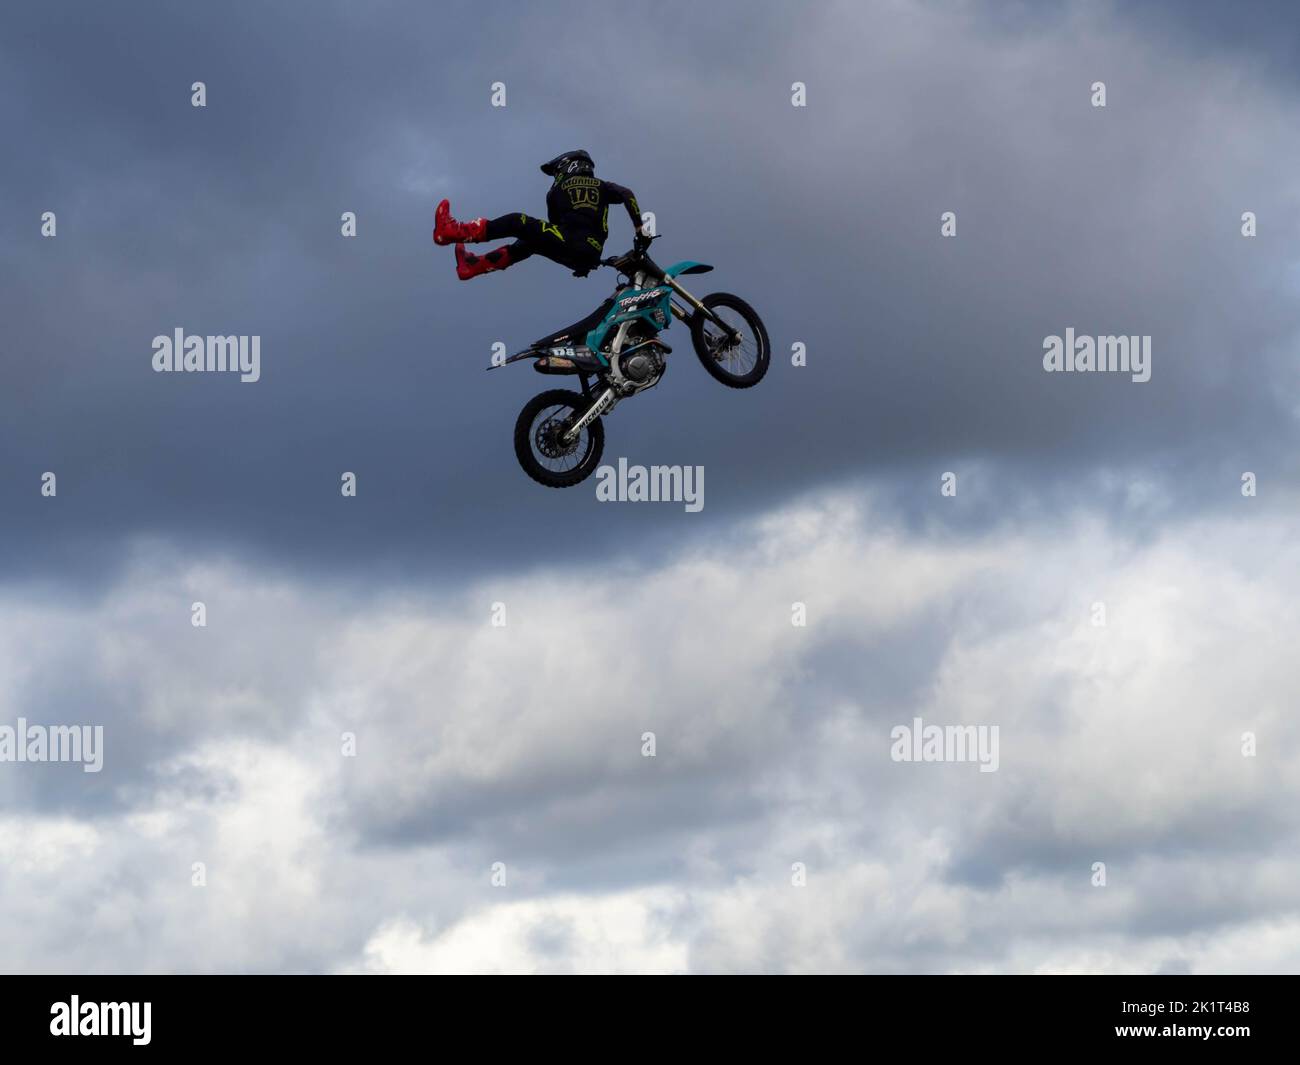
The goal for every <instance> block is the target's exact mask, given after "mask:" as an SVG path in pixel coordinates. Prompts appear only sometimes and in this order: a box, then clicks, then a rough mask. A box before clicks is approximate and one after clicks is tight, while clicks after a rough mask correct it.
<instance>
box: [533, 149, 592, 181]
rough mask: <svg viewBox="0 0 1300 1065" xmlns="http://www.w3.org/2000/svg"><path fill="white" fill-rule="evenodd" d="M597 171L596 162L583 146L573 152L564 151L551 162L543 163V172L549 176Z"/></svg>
mask: <svg viewBox="0 0 1300 1065" xmlns="http://www.w3.org/2000/svg"><path fill="white" fill-rule="evenodd" d="M595 171H596V164H595V163H593V162H592V161H591V156H589V155H588V154H587V153H586V152H585V151H583V150H582V149H581V148H577V149H575V150H574V151H571V152H564V153H562V154H560V155H557V156H556V157H555V158H554V159H552V160H551V161H550V162H549V163H543V164H542V173H543V174H545V175H546V176H547V177H557V176H559V175H561V174H563V175H565V176H568V175H569V174H592V173H595Z"/></svg>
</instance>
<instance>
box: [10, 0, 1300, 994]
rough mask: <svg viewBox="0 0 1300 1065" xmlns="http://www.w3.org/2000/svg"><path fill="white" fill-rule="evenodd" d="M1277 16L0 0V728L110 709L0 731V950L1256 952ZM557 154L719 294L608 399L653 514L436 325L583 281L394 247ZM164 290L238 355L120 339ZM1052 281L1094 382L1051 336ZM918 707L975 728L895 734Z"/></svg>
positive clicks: (518, 311) (516, 194)
mask: <svg viewBox="0 0 1300 1065" xmlns="http://www.w3.org/2000/svg"><path fill="white" fill-rule="evenodd" d="M1298 29H1300V16H1297V15H1296V14H1295V13H1294V12H1293V11H1292V10H1290V8H1289V5H1280V4H1278V5H1275V4H1262V3H1261V4H1244V5H1243V4H1237V5H1232V6H1231V8H1228V7H1227V6H1226V5H1215V4H1209V3H1206V4H1199V3H1178V4H1173V3H1169V4H1150V5H1142V7H1141V10H1140V11H1134V10H1132V7H1131V6H1130V5H1116V6H1112V5H1109V4H1104V3H1048V4H1044V3H1025V4H1021V3H1013V2H1003V3H988V4H984V3H953V4H938V3H935V4H930V3H908V2H902V0H895V2H888V3H883V2H882V3H870V4H864V3H860V2H854V3H830V2H815V3H814V2H809V3H801V4H797V5H795V4H785V3H780V4H777V3H771V4H752V3H741V2H740V0H727V2H718V3H712V4H707V5H699V4H694V3H676V2H670V3H668V4H666V5H661V8H659V9H657V10H656V12H655V14H654V16H653V17H646V15H645V12H644V10H643V9H641V8H637V7H635V6H632V5H629V6H628V7H626V8H624V9H621V10H620V9H619V8H618V7H616V6H611V5H608V4H599V3H594V2H593V3H578V2H563V3H554V4H548V5H528V6H524V5H518V4H513V3H504V2H495V3H493V2H484V0H479V2H476V3H465V4H439V5H436V7H434V6H430V5H424V4H416V3H367V4H355V3H321V4H313V5H310V7H308V6H305V5H301V4H293V3H272V4H265V3H257V4H253V3H237V4H232V5H223V6H222V7H221V8H220V9H217V8H211V7H203V8H195V7H193V6H192V5H188V6H187V5H180V6H178V5H174V4H167V3H162V2H158V3H133V4H130V5H101V4H92V3H89V2H88V0H81V2H77V3H61V2H57V0H52V2H47V3H41V4H27V5H10V6H9V7H8V8H7V9H6V11H5V13H4V15H3V16H0V131H2V133H3V138H4V145H5V153H4V154H5V163H4V165H3V167H0V274H2V275H3V278H4V283H3V284H2V285H0V317H2V320H3V331H2V332H0V369H2V370H3V375H4V380H5V388H4V389H3V391H2V392H0V500H3V510H2V511H0V726H5V725H8V726H16V725H17V722H18V719H19V718H23V719H24V720H25V721H27V722H28V723H29V724H44V725H57V724H83V723H84V724H91V725H101V726H102V727H103V729H104V748H105V749H104V765H103V769H102V771H101V772H99V773H84V772H82V769H81V767H80V766H77V765H68V764H61V765H60V764H42V763H12V762H0V906H3V910H4V914H5V920H4V921H2V922H0V968H3V969H4V970H5V971H16V972H43V971H88V972H136V971H147V972H154V971H161V972H171V971H187V972H188V971H198V972H327V973H330V972H428V971H437V972H442V971H450V972H465V971H469V972H827V971H833V972H863V971H866V972H889V973H895V972H897V973H904V972H908V973H922V972H923V973H934V972H1260V971H1263V972H1283V971H1285V972H1297V971H1300V891H1298V890H1297V888H1296V885H1297V884H1300V850H1298V845H1300V802H1298V801H1297V800H1298V799H1300V725H1298V724H1297V723H1296V714H1295V708H1296V706H1297V705H1298V703H1300V679H1298V675H1297V672H1296V670H1295V668H1294V647H1295V646H1296V644H1297V642H1298V641H1300V606H1297V605H1296V604H1297V603H1298V602H1300V545H1297V542H1296V537H1295V529H1296V519H1297V517H1298V516H1300V492H1298V491H1297V484H1300V458H1298V456H1300V433H1298V432H1297V414H1298V413H1300V388H1297V384H1296V369H1295V367H1296V343H1297V336H1298V335H1300V299H1298V298H1297V295H1296V287H1297V283H1298V282H1300V269H1298V267H1300V262H1297V259H1296V257H1295V255H1294V253H1293V250H1292V249H1293V248H1294V247H1295V246H1296V243H1297V239H1298V238H1300V176H1298V175H1300V148H1298V147H1297V143H1296V141H1295V130H1296V129H1297V128H1300V79H1297V77H1296V74H1295V71H1296V69H1297V67H1296V60H1297V58H1298V57H1297V54H1296V52H1297V47H1298V46H1297V45H1296V43H1295V42H1296V41H1300V34H1297V32H1296V31H1297V30H1298ZM196 81H202V82H204V83H205V85H206V88H207V106H206V107H203V108H196V107H193V106H191V85H192V84H193V83H194V82H196ZM494 82H504V83H505V85H506V91H507V105H506V106H505V107H492V106H491V87H492V84H493V83H494ZM794 82H803V83H805V85H806V87H807V105H806V106H805V107H794V106H792V104H791V86H792V84H793V83H794ZM1095 82H1104V83H1105V87H1106V106H1105V107H1104V108H1103V107H1095V106H1093V89H1092V86H1093V84H1094V83H1095ZM579 145H581V146H583V147H586V148H587V149H588V150H589V151H590V152H591V153H592V155H593V156H594V157H595V159H596V161H597V164H598V170H599V172H600V173H601V174H602V175H603V176H605V177H608V178H610V179H612V180H615V181H618V182H620V183H622V184H626V185H629V186H631V187H632V188H633V189H634V190H635V191H636V192H637V194H638V197H639V199H640V201H641V205H642V207H643V208H644V209H646V210H650V211H653V212H654V213H655V215H656V221H657V228H658V230H659V231H660V232H661V233H662V234H663V240H662V242H661V244H659V245H658V246H657V247H658V248H659V249H661V253H660V254H659V256H658V257H659V258H660V259H661V260H667V261H671V260H674V259H685V258H693V259H700V260H704V261H706V262H711V263H715V264H716V265H717V270H716V272H715V273H713V274H711V275H708V276H707V277H704V278H697V279H694V280H696V281H697V282H699V284H697V285H695V286H693V287H694V288H696V289H698V290H699V292H700V293H703V292H705V291H710V290H712V289H714V288H716V289H721V290H725V291H730V292H735V293H738V294H740V295H741V296H743V297H744V298H746V299H747V300H749V301H750V302H751V303H753V304H754V305H755V306H756V307H757V308H758V310H759V311H760V313H761V314H762V315H763V317H764V319H765V321H766V323H767V326H768V330H769V332H770V334H771V339H772V346H773V355H774V358H773V365H772V369H771V371H770V373H769V375H768V377H767V378H766V379H765V380H764V381H763V383H762V384H761V385H760V386H759V387H757V388H755V389H753V390H750V391H745V392H732V391H729V390H727V389H724V388H722V387H721V386H719V385H718V384H716V383H715V382H714V381H713V380H712V379H711V378H709V377H708V376H707V375H705V373H704V372H703V370H702V369H701V367H700V366H699V365H698V364H697V363H696V362H695V360H694V357H693V355H692V354H691V352H690V344H689V339H688V338H687V337H686V336H685V335H684V334H683V333H682V331H681V327H680V326H677V327H676V328H674V329H672V330H670V332H669V334H668V336H667V340H668V342H669V343H671V344H673V345H674V347H675V348H676V354H675V356H674V357H673V361H672V364H671V365H670V368H669V371H668V374H667V376H666V377H665V379H664V381H663V383H662V384H661V385H660V386H659V387H658V388H656V389H655V390H653V391H651V392H649V393H647V394H645V395H644V396H641V397H638V398H636V399H635V400H634V401H632V402H628V403H627V404H625V405H624V406H622V407H620V408H619V410H618V411H617V412H616V413H615V414H614V415H613V416H612V417H611V418H610V419H609V420H608V425H607V447H606V458H607V460H609V461H615V460H617V458H619V457H625V458H626V459H627V460H628V462H630V463H642V464H689V465H699V466H702V467H704V469H705V471H706V477H705V506H704V509H703V510H702V511H701V512H699V513H686V512H684V510H683V508H682V507H681V505H680V504H676V505H674V504H651V503H642V504H633V503H626V504H616V503H615V504H611V503H601V502H599V501H598V500H597V499H596V496H595V491H594V482H588V483H587V484H585V485H583V486H580V487H577V488H573V489H568V490H565V491H552V490H546V489H543V488H541V487H539V486H537V485H535V484H533V483H532V482H531V481H529V480H528V479H527V478H526V477H525V476H524V475H523V473H522V472H521V471H520V469H519V468H518V466H517V464H516V462H515V459H514V455H513V451H512V445H511V428H512V426H513V423H514V418H515V415H516V413H517V411H518V409H519V407H520V406H522V404H523V403H524V402H525V401H526V400H527V399H528V398H529V397H530V396H531V395H532V394H534V393H535V392H537V391H540V390H541V389H542V388H543V387H548V386H550V385H552V384H553V383H554V381H553V380H552V379H544V378H539V377H537V376H536V375H535V374H532V373H531V372H529V371H528V370H527V368H525V367H514V368H510V369H508V370H503V371H500V372H494V373H491V374H486V373H484V372H483V368H484V367H485V366H486V365H488V363H489V360H490V358H491V355H492V350H493V345H494V344H496V343H503V344H505V345H506V346H507V347H508V348H509V349H510V350H516V349H518V348H520V347H522V346H524V344H525V343H526V342H527V341H529V340H531V339H533V338H534V337H537V336H539V335H541V334H543V333H546V332H548V331H550V330H551V329H553V328H557V327H559V326H560V325H562V324H565V323H567V322H569V321H571V320H573V319H575V318H577V317H579V316H580V315H582V314H584V313H585V312H586V311H588V310H590V309H591V307H593V306H594V305H595V304H596V303H597V302H598V301H599V300H600V299H602V298H603V297H604V296H605V295H606V294H607V292H608V290H609V288H610V286H611V282H612V278H611V277H610V276H609V273H608V271H605V272H603V273H597V274H593V275H592V276H591V277H589V278H586V279H582V280H577V279H574V278H573V277H571V276H570V275H569V273H568V272H567V271H565V270H563V269H561V268H559V267H556V266H554V265H552V264H549V263H547V262H545V261H543V260H541V259H534V260H532V261H529V262H527V263H524V264H521V265H520V266H519V267H518V268H516V269H512V270H510V271H508V272H506V273H504V274H494V275H491V276H489V277H486V278H482V279H477V280H475V281H473V282H471V283H469V284H463V283H461V282H459V281H457V280H456V277H455V274H454V270H453V266H452V259H451V254H450V249H446V248H437V247H435V246H434V245H433V244H432V243H431V241H430V239H429V231H430V228H431V225H432V213H433V205H434V204H435V203H436V202H437V200H438V199H440V198H442V197H443V196H447V197H449V198H450V199H451V202H452V205H453V209H454V210H455V211H456V212H457V213H458V214H459V215H461V216H462V217H473V216H475V215H479V214H486V215H488V216H492V215H497V214H501V213H505V212H507V211H528V212H534V213H540V212H541V211H542V209H543V197H544V194H545V191H546V179H544V178H543V177H541V175H540V174H539V173H538V171H537V165H538V164H539V163H540V162H542V161H543V160H545V159H548V158H550V157H551V156H553V155H554V154H556V152H558V151H560V150H563V149H566V148H571V147H575V146H579ZM345 211H352V212H355V213H356V216H357V227H358V229H357V236H356V237H355V238H344V237H343V236H342V235H341V234H340V216H341V214H342V213H343V212H345ZM949 211H951V212H954V213H955V215H956V219H957V221H956V235H955V236H951V237H944V236H942V235H941V233H940V217H941V215H943V213H944V212H949ZM45 212H54V214H55V216H56V218H57V235H56V236H54V237H47V236H43V235H42V229H41V217H42V215H43V214H44V213H45ZM1244 212H1253V214H1254V216H1255V219H1256V226H1257V230H1256V235H1254V236H1252V237H1246V236H1243V233H1242V225H1243V223H1242V216H1243V213H1244ZM611 228H612V229H613V230H614V233H613V236H612V238H611V243H610V246H609V247H610V249H611V250H621V248H622V247H623V246H624V245H625V244H626V243H627V241H628V236H629V234H628V231H627V228H626V222H625V220H624V219H623V218H621V217H620V218H617V219H615V218H613V217H611ZM177 328H183V329H185V330H186V331H187V332H189V333H196V334H246V335H253V334H256V335H259V336H260V337H261V360H262V361H261V380H259V381H258V382H257V383H255V384H253V383H248V384H245V383H240V382H239V381H238V380H237V379H235V378H234V377H220V378H217V377H213V376H211V375H203V374H192V375H176V374H156V373H154V372H153V371H152V368H151V358H152V347H151V342H152V339H153V337H155V336H156V335H159V334H170V333H172V332H173V331H174V330H175V329H177ZM1067 328H1072V329H1074V330H1075V331H1076V332H1077V333H1079V334H1086V335H1105V334H1123V335H1147V336H1150V337H1151V338H1152V339H1151V346H1152V353H1153V354H1152V374H1151V379H1150V381H1149V382H1147V383H1144V384H1140V383H1134V382H1132V381H1131V380H1130V379H1129V378H1128V377H1127V376H1126V375H1120V374H1092V375H1081V374H1048V373H1045V372H1044V370H1043V366H1042V351H1043V340H1044V338H1045V337H1047V336H1049V335H1054V334H1064V332H1065V330H1066V329H1067ZM797 344H802V345H804V347H805V348H806V351H807V365H806V366H795V365H792V364H791V352H792V349H793V347H794V345H797ZM47 471H48V472H53V473H55V474H56V476H57V495H56V496H54V497H53V498H50V497H47V496H43V495H42V493H41V478H42V474H43V473H45V472H47ZM343 471H353V472H355V473H356V474H357V478H358V494H357V496H356V497H355V498H343V497H342V496H341V494H340V490H339V485H340V476H341V474H342V473H343ZM950 473H951V474H955V477H956V485H957V491H956V494H955V495H944V494H942V493H941V491H940V489H941V484H942V483H943V478H944V475H945V474H950ZM1247 473H1250V474H1253V475H1254V480H1255V483H1256V485H1257V494H1255V495H1244V494H1243V491H1242V483H1243V475H1244V474H1247ZM195 602H202V603H204V604H205V607H206V611H207V624H206V626H203V627H195V626H194V625H192V624H191V619H192V611H191V607H192V604H193V603H195ZM795 603H801V604H804V608H805V610H806V619H807V623H806V625H803V626H796V625H794V624H792V604H795ZM494 604H503V606H504V617H505V620H506V624H505V625H503V626H497V625H493V624H492V618H493V613H494ZM1098 604H1100V605H1101V606H1102V608H1103V609H1104V621H1105V624H1097V620H1098V616H1099V615H1098V609H1097V607H1098ZM917 717H920V718H922V719H923V721H925V722H927V723H936V724H941V725H983V726H989V727H993V726H996V727H997V728H998V730H999V733H998V734H999V736H1000V757H999V765H998V769H997V771H996V772H988V773H984V772H980V771H979V767H978V766H977V765H975V764H972V763H970V762H964V763H963V762H941V763H922V764H918V763H910V762H900V761H895V760H894V759H893V758H891V747H892V746H893V744H892V741H891V730H893V729H894V728H895V727H896V726H899V725H905V724H910V723H911V722H912V721H913V720H914V719H915V718H917ZM647 732H653V733H654V737H655V753H654V756H653V757H646V756H644V754H643V748H644V742H643V735H644V734H645V733H647ZM1247 733H1249V734H1252V736H1253V738H1254V744H1255V748H1254V753H1253V755H1250V756H1245V755H1243V735H1244V734H1247ZM344 734H350V735H351V736H353V737H355V753H347V754H345V753H344V741H343V736H344ZM196 863H202V866H201V869H202V876H197V875H196V873H195V868H196ZM1097 863H1104V866H1105V884H1104V886H1103V885H1101V884H1099V883H1098V882H1097V881H1098V874H1097V872H1096V868H1097ZM494 869H495V870H497V873H496V875H494ZM196 879H199V880H202V883H200V884H196V883H195V881H196ZM502 881H504V882H502Z"/></svg>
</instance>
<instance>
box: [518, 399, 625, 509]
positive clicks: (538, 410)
mask: <svg viewBox="0 0 1300 1065" xmlns="http://www.w3.org/2000/svg"><path fill="white" fill-rule="evenodd" d="M592 402H593V401H592V400H590V399H588V398H587V397H586V396H584V395H581V394H580V393H578V392H569V391H566V390H565V389H563V388H556V389H552V390H551V391H550V392H542V393H541V394H540V395H536V396H534V397H533V398H532V399H530V400H529V401H528V402H527V403H525V404H524V409H523V410H521V411H520V412H519V418H518V420H516V422H515V456H516V457H517V458H518V459H519V465H520V466H522V467H523V468H524V473H526V474H528V476H529V477H531V478H532V479H533V480H534V481H536V482H537V483H538V484H544V485H546V487H547V488H568V487H570V486H571V485H575V484H578V483H579V482H581V481H585V480H586V479H587V478H588V477H590V476H591V474H592V471H593V470H595V468H596V463H598V462H599V461H600V455H601V452H602V451H604V450H605V426H604V425H603V424H602V422H601V419H599V418H597V419H596V420H595V421H593V422H591V423H589V424H588V425H586V426H584V427H583V430H582V432H580V433H579V434H578V435H577V438H576V439H574V440H571V441H569V442H567V443H566V442H565V441H564V440H563V439H561V438H562V437H563V435H564V432H565V430H567V429H568V428H569V426H571V425H572V424H573V423H574V422H575V421H577V420H578V419H579V418H581V417H582V416H583V415H584V414H586V413H587V411H588V410H589V409H590V408H591V404H592Z"/></svg>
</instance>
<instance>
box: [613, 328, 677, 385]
mask: <svg viewBox="0 0 1300 1065" xmlns="http://www.w3.org/2000/svg"><path fill="white" fill-rule="evenodd" d="M667 350H668V349H667V348H666V347H665V346H664V345H663V344H661V343H660V342H659V341H657V340H649V341H646V342H645V343H644V344H638V345H636V346H635V347H633V348H632V349H631V350H629V351H624V352H620V353H619V354H617V355H612V356H610V360H609V376H610V379H611V381H612V382H613V384H614V387H615V388H616V389H617V390H618V393H619V395H620V396H630V395H633V394H634V393H636V392H641V391H643V390H645V389H647V388H652V387H653V386H655V385H657V384H658V383H659V378H661V377H663V375H664V369H665V366H666V363H665V362H664V355H665V354H666V353H667Z"/></svg>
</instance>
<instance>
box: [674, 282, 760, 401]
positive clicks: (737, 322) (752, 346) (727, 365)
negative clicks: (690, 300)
mask: <svg viewBox="0 0 1300 1065" xmlns="http://www.w3.org/2000/svg"><path fill="white" fill-rule="evenodd" d="M700 302H701V303H702V304H704V306H706V307H707V308H709V310H711V311H712V312H713V313H714V314H716V315H717V316H718V317H719V318H720V319H722V321H723V322H724V323H725V325H726V326H727V328H726V329H724V328H723V327H722V326H720V325H718V324H717V323H716V322H712V321H710V320H709V319H708V318H706V317H705V316H704V315H703V314H701V313H700V312H699V311H696V312H695V314H693V315H692V316H691V343H692V344H694V345H695V354H696V355H698V356H699V357H700V362H702V363H703V364H704V368H705V369H706V370H708V371H709V373H710V375H712V376H713V377H714V378H715V379H717V380H719V381H721V382H722V383H723V384H724V385H727V386H728V387H729V388H752V387H753V386H754V385H756V384H758V382H759V381H761V380H763V375H764V374H765V373H767V367H768V363H770V362H771V360H772V352H771V345H770V344H769V343H768V339H767V329H765V328H764V326H763V321H762V319H760V318H759V317H758V314H757V313H756V312H755V311H754V308H753V307H751V306H750V305H749V304H748V303H746V302H745V301H744V300H742V299H741V298H740V297H739V296H733V295H731V294H730V293H727V292H714V293H712V294H710V295H708V296H705V297H704V298H703V299H702V300H700Z"/></svg>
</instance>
